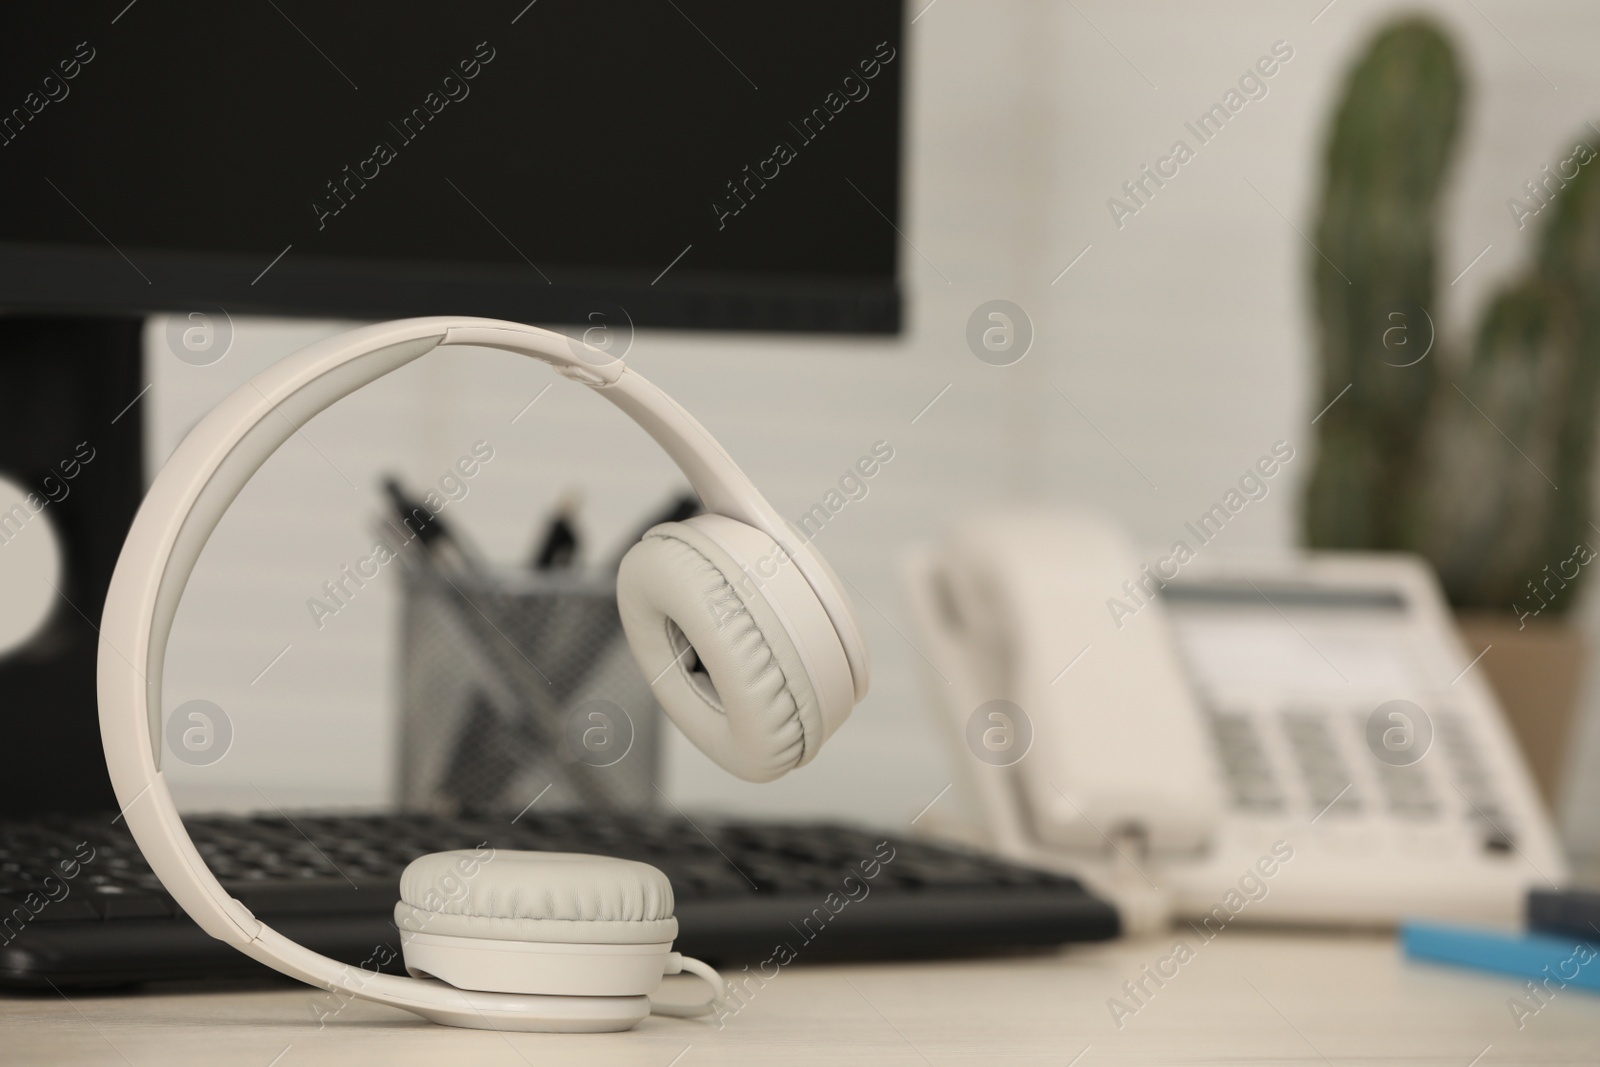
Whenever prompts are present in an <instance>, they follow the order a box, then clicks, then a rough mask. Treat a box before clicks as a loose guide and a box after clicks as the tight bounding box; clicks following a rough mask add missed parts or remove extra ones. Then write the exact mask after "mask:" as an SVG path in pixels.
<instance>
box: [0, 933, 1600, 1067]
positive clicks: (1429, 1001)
mask: <svg viewBox="0 0 1600 1067" xmlns="http://www.w3.org/2000/svg"><path fill="white" fill-rule="evenodd" d="M1186 940H1187V941H1188V942H1189V943H1190V945H1191V947H1193V948H1196V952H1195V956H1194V958H1193V959H1192V960H1190V961H1189V962H1187V963H1185V964H1184V965H1182V966H1181V967H1180V968H1179V971H1178V974H1177V976H1176V977H1175V978H1173V979H1171V980H1170V981H1168V982H1166V984H1165V986H1163V987H1162V988H1160V989H1157V990H1156V991H1155V993H1154V995H1153V996H1152V997H1150V998H1149V1000H1148V1002H1147V1003H1146V1004H1145V1006H1144V1007H1142V1008H1141V1009H1140V1010H1139V1011H1138V1012H1137V1014H1134V1015H1132V1016H1129V1017H1126V1018H1124V1019H1123V1025H1122V1027H1121V1028H1120V1029H1119V1028H1118V1027H1117V1025H1116V1024H1115V1022H1114V1021H1113V1019H1112V1014H1111V1012H1110V1010H1109V1009H1108V1008H1107V1004H1106V1002H1107V1000H1108V998H1110V997H1112V996H1118V995H1121V987H1122V983H1123V982H1124V981H1127V980H1130V979H1135V978H1137V977H1139V974H1140V968H1141V967H1142V966H1143V965H1145V964H1150V965H1151V966H1152V967H1153V966H1154V965H1155V963H1156V961H1157V960H1158V959H1160V958H1161V957H1163V956H1165V955H1167V953H1168V952H1169V950H1170V948H1171V945H1172V941H1173V937H1172V936H1170V935H1169V936H1167V937H1165V938H1161V939H1155V940H1150V939H1145V940H1139V941H1125V942H1116V943H1112V944H1106V945H1098V946H1093V947H1087V948H1077V949H1071V950H1068V951H1066V952H1063V953H1061V954H1060V955H1055V956H1048V957H1041V958H1028V959H1021V960H1016V959H1013V960H983V961H973V962H962V963H925V964H881V965H859V966H822V965H816V966H806V965H805V964H804V963H803V962H802V963H797V964H795V965H793V966H791V967H788V968H786V969H784V970H783V971H782V972H781V973H780V975H779V977H777V978H776V979H774V980H772V981H770V982H768V983H767V985H766V986H765V988H763V989H760V990H758V991H756V992H755V993H754V994H753V995H752V996H751V998H750V1000H749V1002H748V1004H747V1005H746V1006H745V1007H744V1009H743V1010H742V1011H740V1012H739V1013H738V1014H737V1015H736V1016H734V1017H733V1018H731V1019H729V1020H728V1021H727V1022H726V1025H725V1026H724V1027H723V1028H722V1029H720V1030H719V1029H717V1028H716V1027H715V1025H713V1024H711V1023H709V1022H705V1021H701V1022H693V1021H685V1020H677V1019H667V1018H660V1017H652V1018H650V1019H647V1020H646V1021H645V1022H643V1023H641V1024H640V1025H639V1027H638V1028H637V1029H635V1030H633V1031H631V1032H628V1033H624V1034H601V1035H571V1036H566V1035H543V1034H497V1033H484V1032H478V1031H471V1030H453V1029H448V1028H445V1027H440V1026H433V1025H431V1024H428V1023H424V1022H422V1021H420V1020H418V1019H414V1018H412V1017H411V1016H409V1015H406V1014H405V1013H403V1012H400V1011H395V1010H392V1009H388V1008H382V1007H374V1006H372V1005H366V1004H359V1003H355V1004H351V1005H349V1006H348V1007H346V1008H345V1009H344V1010H343V1011H342V1012H341V1013H340V1014H339V1015H338V1016H337V1017H336V1018H334V1019H332V1020H330V1021H329V1022H328V1023H327V1025H326V1026H324V1027H322V1028H321V1029H319V1028H318V1027H317V1024H316V1020H315V1017H314V1016H313V1014H312V1012H311V1009H310V1007H309V1004H310V998H311V996H312V993H313V991H311V990H309V989H301V988H297V987H288V986H282V987H274V988H268V989H256V990H248V991H237V990H235V991H226V992H205V991H196V992H184V993H174V992H160V993H154V994H151V993H141V994H127V995H99V996H84V995H74V996H73V997H72V999H71V1001H70V1002H69V1001H67V1000H65V999H63V998H62V997H60V996H57V995H54V994H47V995H42V996H28V997H15V996H6V997H0V1063H4V1064H7V1065H12V1064H17V1065H21V1064H67V1065H74V1064H108V1065H119V1067H125V1065H133V1067H145V1065H147V1064H148V1065H152V1067H153V1065H157V1064H161V1065H166V1064H176V1065H188V1064H205V1065H208V1067H209V1065H226V1064H246V1065H250V1067H268V1065H272V1067H307V1065H312V1064H366V1063H372V1064H394V1065H407V1064H428V1065H430V1067H431V1065H440V1067H445V1065H454V1064H486V1065H499V1064H504V1065H507V1067H517V1065H521V1064H529V1065H533V1064H536V1065H538V1067H546V1065H549V1064H568V1063H570V1064H591V1063H592V1064H616V1065H619V1067H631V1065H638V1067H699V1065H703V1064H739V1065H741V1067H750V1065H752V1064H763V1065H765V1064H805V1065H811V1064H818V1063H828V1064H856V1063H863V1064H864V1063H871V1064H879V1063H884V1064H906V1065H943V1064H990V1063H1019V1064H1040V1065H1045V1064H1048V1065H1052V1067H1065V1065H1068V1064H1072V1065H1073V1067H1101V1065H1109V1064H1144V1063H1162V1064H1187V1063H1196V1064H1220V1063H1243V1062H1248V1063H1250V1064H1253V1065H1255V1064H1263V1065H1264V1064H1277V1063H1314V1064H1327V1063H1339V1062H1359V1063H1363V1064H1396V1063H1403V1064H1439V1065H1445V1067H1469V1065H1473V1067H1496V1065H1500V1064H1513V1063H1515V1064H1530V1063H1537V1064H1544V1063H1560V1064H1577V1063H1585V1064H1593V1063H1596V1062H1600V997H1597V996H1594V995H1592V994H1585V993H1582V992H1579V991H1577V990H1573V989H1567V990H1564V991H1562V992H1560V993H1558V994H1557V995H1556V996H1555V997H1554V998H1553V999H1552V1000H1551V1001H1550V1002H1549V1003H1548V1005H1547V1006H1546V1007H1545V1008H1544V1009H1543V1010H1542V1011H1541V1012H1540V1013H1539V1014H1538V1015H1536V1016H1534V1017H1532V1018H1528V1019H1526V1020H1525V1025H1524V1027H1523V1028H1522V1029H1521V1030H1519V1029H1518V1028H1517V1025H1516V1021H1515V1020H1514V1018H1513V1016H1512V1013H1511V1011H1510V1010H1509V1009H1508V1008H1507V1006H1506V1000H1507V998H1508V997H1509V996H1512V995H1514V994H1515V993H1516V992H1517V991H1518V983H1517V982H1516V981H1515V980H1513V979H1508V978H1498V977H1494V976H1489V975H1480V974H1476V973H1472V972H1468V971H1457V970H1449V969H1443V968H1436V967H1432V966H1425V965H1420V964H1411V963H1407V962H1405V961H1404V960H1402V959H1401V958H1400V955H1399V953H1398V951H1397V949H1396V947H1395V945H1394V943H1393V941H1392V940H1391V939H1389V938H1387V937H1379V936H1374V935H1354V936H1352V935H1306V934H1296V935H1291V936H1286V935H1281V934H1270V933H1256V932H1252V931H1245V930H1238V931H1226V932H1224V933H1223V934H1221V935H1220V936H1218V937H1217V938H1216V940H1214V941H1212V942H1210V943H1209V944H1201V943H1200V942H1199V940H1198V939H1197V938H1195V937H1193V936H1190V937H1188V938H1186ZM1167 969H1168V970H1169V971H1170V970H1171V965H1168V968H1167ZM1147 984H1149V983H1147ZM1150 985H1151V988H1154V986H1153V984H1150ZM682 995H683V996H684V997H685V998H688V997H690V996H692V995H694V993H693V989H692V987H688V986H686V987H685V988H684V990H683V991H682ZM1129 1003H1130V1005H1131V1002H1129ZM1485 1050H1487V1051H1485ZM1074 1057H1076V1059H1075V1058H1074Z"/></svg>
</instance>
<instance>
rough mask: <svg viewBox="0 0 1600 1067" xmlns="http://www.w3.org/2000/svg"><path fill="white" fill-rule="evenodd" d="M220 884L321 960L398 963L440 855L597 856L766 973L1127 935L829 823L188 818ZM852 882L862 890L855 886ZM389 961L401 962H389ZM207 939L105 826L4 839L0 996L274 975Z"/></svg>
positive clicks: (1024, 889) (1012, 868)
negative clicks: (428, 862)
mask: <svg viewBox="0 0 1600 1067" xmlns="http://www.w3.org/2000/svg"><path fill="white" fill-rule="evenodd" d="M184 822H185V824H186V825H187V826H188V828H189V832H190V834H191V835H192V836H193V838H194V841H195V845H196V847H197V848H198V849H199V850H200V852H201V854H202V855H203V856H205V858H206V862H207V863H208V864H210V866H211V869H212V870H213V871H214V872H215V873H216V875H217V877H218V879H220V880H221V882H222V884H223V885H224V887H226V888H227V890H228V892H229V893H231V894H232V895H233V896H234V897H236V898H238V899H239V900H240V901H241V902H242V903H243V904H244V905H245V906H246V907H247V908H249V909H250V910H251V911H252V912H254V913H255V914H256V915H257V916H259V917H260V918H261V919H262V920H263V921H264V922H266V923H268V924H269V925H270V926H273V927H274V928H276V929H277V930H279V931H280V932H281V933H283V934H284V935H286V936H288V937H291V938H293V939H294V940H296V941H299V942H301V943H302V944H305V945H306V946H307V947H309V948H312V949H315V950H316V951H318V952H321V953H323V954H324V955H328V956H332V957H333V958H335V959H338V960H342V961H344V962H347V963H351V964H355V965H361V964H363V963H366V964H367V965H368V966H369V967H370V966H373V965H374V964H373V962H372V961H373V960H374V959H377V960H380V961H381V960H389V959H392V960H393V961H394V962H393V963H392V964H390V965H389V967H388V969H390V970H392V971H395V972H396V973H399V972H400V970H401V965H400V961H399V934H398V931H397V930H396V929H395V927H394V925H393V911H394V905H395V901H397V900H398V899H399V885H400V872H401V871H402V870H403V869H404V868H405V865H406V864H407V863H409V862H410V861H411V860H413V859H415V858H416V857H418V856H421V855H423V854H425V853H428V852H439V851H444V850H447V849H457V848H475V847H478V846H480V845H483V844H488V845H489V846H491V847H493V848H495V849H499V850H506V849H538V850H546V851H554V852H591V853H599V854H603V855H611V856H621V857H624V858H627V859H636V860H643V861H644V862H646V863H650V864H653V865H654V866H656V867H658V868H660V869H661V870H662V871H663V872H664V873H665V874H666V875H667V877H668V878H670V879H671V881H672V890H673V894H674V897H675V898H676V914H677V917H678V926H679V934H678V940H677V943H676V945H675V946H674V947H675V948H677V949H678V950H679V951H681V952H683V953H685V954H686V955H691V956H698V957H700V958H702V959H705V960H707V961H709V962H712V963H715V964H720V965H730V964H731V965H738V964H743V963H753V962H756V961H759V960H763V959H766V958H768V957H770V956H771V955H772V954H773V952H774V949H775V947H776V946H778V945H780V944H787V945H788V946H790V948H791V950H792V951H793V952H794V954H795V956H796V957H797V958H800V959H828V960H840V959H885V958H908V957H934V956H959V955H973V954H984V953H994V952H1014V951H1018V950H1024V949H1034V948H1043V947H1049V946H1054V945H1059V944H1062V943H1065V942H1069V941H1095V940H1102V939H1105V938H1110V937H1115V936H1116V935H1117V933H1118V929H1119V924H1118V919H1117V914H1116V912H1115V910H1114V909H1113V908H1112V907H1111V906H1110V905H1109V904H1107V903H1106V902H1105V901H1103V900H1100V899H1099V898H1097V897H1095V896H1093V895H1091V894H1090V893H1088V892H1087V891H1086V890H1085V889H1084V888H1083V886H1082V885H1080V884H1079V883H1078V882H1077V881H1076V880H1074V879H1072V878H1069V877H1066V876H1064V875H1060V874H1053V873H1049V872H1046V871H1039V870H1034V869H1031V868H1027V867H1021V866H1018V865H1016V864H1013V863H1009V862H1006V861H1003V860H1000V859H997V858H995V857H992V856H987V855H984V854H982V853H978V852H971V851H967V850H964V849H958V848H951V847H945V846H937V845H932V844H928V843H925V842H920V841H910V840H906V839H902V838H891V837H886V836H885V835H883V834H879V833H871V832H867V831H863V830H858V829H852V828H849V827H845V826H837V825H831V824H820V823H789V824H779V823H754V822H720V821H718V822H713V821H709V820H695V821H693V822H691V821H690V820H688V819H685V818H675V817H667V816H660V815H644V814H640V815H632V814H616V813H606V814H595V813H591V812H583V811H559V812H546V813H542V814H535V813H532V812H528V813H525V814H523V815H522V816H520V817H518V818H517V819H516V820H515V821H514V822H513V821H512V820H511V819H510V818H509V817H504V818H487V817H472V818H445V817H434V816H427V815H415V814H409V815H403V816H400V815H326V814H321V815H302V816H292V817H289V818H284V817H276V816H274V817H235V816H203V817H193V816H191V817H188V818H186V819H185V820H184ZM847 878H848V879H849V880H848V881H847ZM385 946H387V950H385ZM264 973H266V972H265V970H264V969H263V968H262V967H261V965H260V964H257V963H255V962H254V961H252V960H250V959H248V958H247V957H245V956H243V955H242V954H240V953H238V952H236V951H234V950H233V949H231V948H229V947H228V946H226V945H224V944H223V943H222V942H219V941H215V940H212V939H211V938H210V937H208V936H207V935H206V934H205V933H204V932H202V931H201V930H200V928H199V927H197V926H196V925H195V924H194V923H193V922H192V921H190V920H189V919H188V917H187V916H185V915H184V914H183V912H182V911H181V909H179V908H178V907H177V906H176V904H175V903H174V902H173V900H172V898H171V897H170V896H168V895H167V893H166V892H165V891H164V890H163V889H162V887H161V883H160V882H159V881H158V880H157V879H156V877H155V875H154V874H153V873H152V872H151V870H150V868H149V866H148V865H147V864H146V863H145V861H144V858H143V857H142V856H141V855H140V854H139V850H138V848H137V847H136V846H135V845H134V843H133V838H132V836H131V835H130V834H129V833H128V832H127V830H126V828H125V827H124V825H123V824H122V823H121V822H120V821H119V822H117V823H116V824H115V825H113V824H112V823H111V821H110V817H109V816H108V817H106V818H57V819H50V818H46V819H37V820H32V821H28V822H10V823H0V987H11V988H23V987H30V988H31V987H45V988H48V985H49V984H50V983H54V984H55V985H56V986H57V987H59V988H62V989H65V988H69V987H77V988H85V987H90V986H106V985H120V984H126V983H131V982H140V981H149V980H155V979H172V978H184V979H193V978H217V977H224V976H235V975H251V974H264Z"/></svg>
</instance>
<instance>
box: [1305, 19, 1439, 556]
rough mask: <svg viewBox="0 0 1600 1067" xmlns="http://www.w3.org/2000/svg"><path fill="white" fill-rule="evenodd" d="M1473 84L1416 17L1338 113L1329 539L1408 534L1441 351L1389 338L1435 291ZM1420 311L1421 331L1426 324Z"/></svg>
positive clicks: (1316, 480) (1358, 541) (1325, 204)
mask: <svg viewBox="0 0 1600 1067" xmlns="http://www.w3.org/2000/svg"><path fill="white" fill-rule="evenodd" d="M1462 93H1463V89H1462V83H1461V76H1460V73H1459V72H1458V70H1457V67H1456V61H1455V55H1454V52H1453V50H1452V49H1451V47H1450V43H1449V42H1448V41H1447V40H1446V39H1445V38H1444V36H1443V35H1442V34H1440V33H1439V31H1438V30H1436V29H1434V28H1433V27H1432V26H1431V25H1430V24H1428V23H1426V22H1423V21H1421V20H1418V19H1407V20H1405V21H1402V22H1400V23H1397V24H1396V25H1394V26H1392V27H1391V28H1390V29H1388V30H1386V31H1385V32H1383V33H1382V34H1380V35H1379V36H1378V38H1377V40H1376V41H1374V42H1373V44H1372V46H1371V48H1370V49H1369V50H1368V52H1367V54H1366V56H1365V57H1364V58H1363V59H1362V60H1361V62H1360V63H1359V64H1358V65H1357V67H1356V68H1355V70H1354V71H1353V72H1352V73H1351V75H1350V80H1349V84H1348V86H1347V88H1346V91H1345V97H1344V101H1343V103H1342V104H1341V105H1340V107H1339V111H1338V114H1337V116H1336V117H1335V119H1334V124H1333V131H1332V136H1331V137H1330V138H1329V143H1328V149H1327V157H1326V165H1327V182H1326V185H1325V186H1324V189H1323V195H1322V210H1321V217H1320V220H1319V222H1318V224H1317V228H1316V232H1315V234H1314V235H1313V237H1312V240H1313V241H1314V242H1315V244H1316V247H1317V249H1318V250H1319V251H1318V253H1317V254H1316V255H1315V257H1314V259H1313V287H1314V290H1315V295H1316V307H1317V314H1318V317H1319V318H1320V320H1321V323H1322V331H1321V344H1322V390H1321V391H1322V399H1321V400H1320V402H1319V403H1318V404H1317V408H1318V409H1321V408H1323V407H1325V406H1326V405H1329V404H1332V405H1333V406H1332V407H1330V408H1328V409H1327V411H1326V413H1325V414H1323V415H1322V417H1321V418H1320V419H1319V420H1318V430H1319V431H1320V444H1321V447H1320V450H1319V454H1318V460H1317V465H1316V468H1315V470H1314V471H1313V472H1312V475H1311V481H1310V485H1309V487H1308V490H1307V494H1306V509H1305V519H1306V531H1307V535H1308V540H1309V542H1310V544H1311V545H1312V546H1313V547H1316V548H1398V547H1400V546H1401V545H1402V544H1403V543H1404V537H1403V532H1402V531H1403V528H1404V525H1405V522H1406V507H1405V502H1406V501H1407V500H1408V499H1410V498H1411V496H1412V488H1413V477H1414V473H1415V470H1416V465H1415V457H1416V453H1417V450H1418V447H1419V444H1420V442H1421V437H1422V425H1421V419H1420V418H1419V413H1420V412H1421V411H1422V410H1423V408H1424V407H1425V406H1426V404H1427V401H1428V399H1429V397H1430V396H1431V395H1432V392H1433V388H1434V382H1435V377H1436V373H1435V372H1436V368H1437V362H1436V361H1434V360H1429V359H1424V360H1422V361H1421V362H1419V363H1416V364H1415V365H1413V366H1409V367H1396V366H1394V365H1393V364H1394V363H1398V362H1405V360H1403V359H1400V358H1398V356H1397V353H1395V352H1393V351H1391V350H1388V349H1386V348H1385V347H1384V338H1385V337H1387V336H1392V335H1390V334H1388V333H1387V332H1386V331H1388V330H1389V329H1390V328H1391V327H1392V326H1393V325H1394V323H1395V320H1393V319H1391V318H1390V316H1391V315H1394V314H1400V315H1402V316H1409V317H1411V318H1413V319H1420V318H1421V317H1422V316H1421V315H1420V314H1419V309H1424V308H1429V307H1431V306H1432V303H1433V293H1434V257H1435V255H1436V248H1437V244H1438V242H1437V240H1436V239H1435V230H1436V228H1437V225H1438V219H1437V216H1438V199H1439V191H1440V188H1441V186H1442V184H1443V180H1444V174H1445V167H1446V163H1447V162H1448V160H1449V156H1450V149H1451V145H1452V143H1453V142H1454V140H1455V133H1456V123H1457V116H1458V113H1459V112H1460V109H1461V97H1462ZM1407 325H1408V328H1409V330H1410V332H1412V333H1413V334H1417V335H1420V334H1421V333H1422V330H1423V328H1424V327H1423V323H1422V322H1420V321H1413V322H1410V323H1408V324H1407ZM1418 343H1419V344H1420V343H1421V342H1420V341H1419V342H1418ZM1347 386H1348V387H1349V391H1348V392H1347V393H1345V392H1344V391H1345V388H1346V387H1347ZM1341 393H1344V395H1343V396H1340V394H1341ZM1335 398H1338V399H1337V403H1335Z"/></svg>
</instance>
